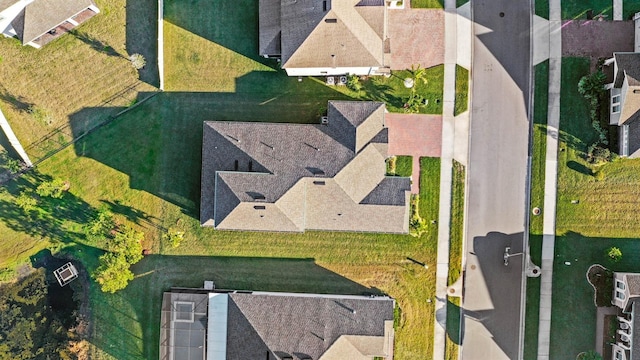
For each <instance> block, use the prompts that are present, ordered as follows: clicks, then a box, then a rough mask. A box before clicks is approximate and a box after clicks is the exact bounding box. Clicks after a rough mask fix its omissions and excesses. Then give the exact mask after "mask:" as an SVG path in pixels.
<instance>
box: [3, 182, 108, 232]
mask: <svg viewBox="0 0 640 360" xmlns="http://www.w3.org/2000/svg"><path fill="white" fill-rule="evenodd" d="M51 180H52V178H51V177H50V176H48V175H43V174H41V173H39V172H38V171H37V170H32V171H31V172H29V173H28V174H27V175H25V176H22V177H19V178H17V179H16V180H14V181H12V182H11V183H9V184H7V186H6V189H7V192H8V193H9V195H10V196H9V197H7V196H4V197H3V198H2V199H1V200H0V214H2V217H0V221H2V222H4V223H5V225H6V226H7V227H8V228H10V229H12V230H14V231H17V232H22V233H25V234H28V235H30V236H32V237H40V238H43V239H45V238H47V239H49V240H51V241H53V242H62V243H70V242H75V241H82V240H84V234H83V233H82V232H78V231H74V230H73V229H72V228H70V225H71V224H84V223H87V222H88V221H89V219H91V218H92V217H93V216H94V215H95V209H93V208H92V207H91V206H90V205H89V204H87V203H86V202H84V201H83V200H82V199H80V198H78V197H77V196H75V195H73V194H71V193H69V192H65V193H63V196H62V198H60V199H54V198H49V197H38V196H37V195H36V194H35V193H33V194H32V197H34V198H36V199H37V201H38V203H37V205H36V208H35V209H34V210H32V211H25V210H23V209H22V208H20V207H19V206H18V205H17V202H16V198H17V196H18V195H19V194H20V193H21V192H22V191H24V190H26V191H32V192H33V191H35V189H36V187H37V186H38V184H40V183H42V182H45V181H51Z"/></svg>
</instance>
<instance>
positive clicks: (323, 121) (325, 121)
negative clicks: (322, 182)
mask: <svg viewBox="0 0 640 360" xmlns="http://www.w3.org/2000/svg"><path fill="white" fill-rule="evenodd" d="M634 91H635V90H634ZM320 124H322V125H329V117H328V116H323V117H321V118H320Z"/></svg>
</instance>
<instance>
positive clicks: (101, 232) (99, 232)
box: [86, 209, 116, 236]
mask: <svg viewBox="0 0 640 360" xmlns="http://www.w3.org/2000/svg"><path fill="white" fill-rule="evenodd" d="M115 226H116V222H115V220H114V219H113V214H112V213H111V212H110V211H109V210H106V209H101V210H99V211H98V214H97V215H96V217H95V218H94V219H93V220H91V222H90V223H89V224H87V227H86V232H87V233H88V234H89V235H94V236H109V233H110V232H111V230H113V228H115Z"/></svg>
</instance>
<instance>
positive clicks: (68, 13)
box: [0, 0, 95, 43]
mask: <svg viewBox="0 0 640 360" xmlns="http://www.w3.org/2000/svg"><path fill="white" fill-rule="evenodd" d="M0 1H6V0H0ZM92 5H93V6H95V3H94V2H93V1H92V0H35V1H33V2H32V3H31V4H29V6H27V7H26V8H25V9H24V11H23V12H22V13H21V14H20V15H19V16H18V17H17V18H16V19H15V20H14V23H13V25H14V28H15V30H16V32H17V33H18V36H19V37H20V39H22V42H23V43H28V42H30V41H32V40H34V39H36V38H38V37H39V36H41V35H42V34H44V33H46V32H47V31H49V30H51V29H52V28H53V27H55V26H57V25H58V24H61V23H62V22H64V21H65V20H67V19H68V18H70V17H72V16H74V15H76V14H78V13H79V12H81V11H82V10H84V9H86V8H88V7H89V6H92Z"/></svg>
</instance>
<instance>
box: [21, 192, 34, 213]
mask: <svg viewBox="0 0 640 360" xmlns="http://www.w3.org/2000/svg"><path fill="white" fill-rule="evenodd" d="M16 205H18V207H19V208H21V209H22V211H24V212H25V213H30V212H32V211H34V210H36V209H37V208H38V200H36V199H35V198H34V197H33V196H32V194H31V191H30V190H22V191H21V192H20V194H19V195H18V197H16Z"/></svg>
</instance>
